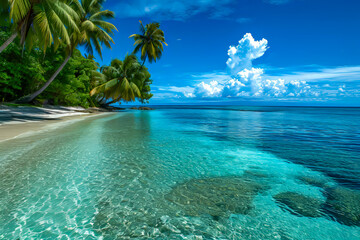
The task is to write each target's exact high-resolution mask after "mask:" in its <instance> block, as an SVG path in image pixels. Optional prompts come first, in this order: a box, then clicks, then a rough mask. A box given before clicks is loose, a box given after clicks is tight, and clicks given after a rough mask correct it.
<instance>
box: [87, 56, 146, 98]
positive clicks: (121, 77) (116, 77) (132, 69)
mask: <svg viewBox="0 0 360 240" xmlns="http://www.w3.org/2000/svg"><path fill="white" fill-rule="evenodd" d="M147 74H148V71H147V69H146V68H145V67H143V66H141V65H140V63H139V61H138V60H137V58H136V56H135V55H133V54H132V55H126V57H125V59H124V61H120V60H118V59H114V60H112V61H111V64H110V66H105V67H102V68H101V69H100V72H97V71H94V72H93V79H95V80H96V81H97V82H98V83H102V84H100V85H99V86H97V87H95V88H94V89H93V90H91V92H90V95H91V96H94V95H96V96H98V99H99V102H100V103H101V102H104V100H105V102H106V100H108V99H112V100H111V101H110V102H107V103H106V105H109V104H111V103H115V102H118V101H120V100H123V101H126V102H130V101H135V98H139V97H141V92H140V87H141V86H142V85H143V82H144V80H145V79H146V77H147V76H148V75H147Z"/></svg>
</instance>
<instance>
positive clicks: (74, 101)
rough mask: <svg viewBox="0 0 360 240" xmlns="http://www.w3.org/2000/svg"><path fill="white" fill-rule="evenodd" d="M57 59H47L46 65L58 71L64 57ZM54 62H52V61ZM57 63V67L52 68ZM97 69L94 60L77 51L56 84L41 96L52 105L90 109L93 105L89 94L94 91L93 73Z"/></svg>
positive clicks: (56, 80)
mask: <svg viewBox="0 0 360 240" xmlns="http://www.w3.org/2000/svg"><path fill="white" fill-rule="evenodd" d="M55 56H56V57H55V59H54V60H52V59H51V58H50V59H47V60H46V61H45V65H46V66H48V67H49V69H52V71H50V70H49V71H50V72H51V73H52V72H54V71H56V67H57V66H59V65H60V64H61V63H62V62H63V60H64V58H65V57H64V56H61V55H55ZM51 60H52V61H51ZM54 63H56V64H55V65H56V66H55V67H51V65H53V64H54ZM96 69H97V64H96V63H95V61H94V60H91V59H86V58H84V57H83V56H82V55H81V53H80V51H79V50H75V51H74V53H73V55H72V57H71V59H70V60H69V62H68V64H67V65H66V66H65V68H64V69H63V71H61V72H60V74H59V75H58V77H57V78H56V79H55V80H54V82H53V83H52V84H51V85H50V86H49V87H48V88H47V89H46V90H45V91H44V92H43V93H42V94H41V95H40V96H39V98H40V99H48V100H50V103H52V104H55V105H65V106H83V107H89V106H91V105H93V104H92V100H91V99H90V96H89V92H90V90H91V89H92V83H91V81H90V80H91V72H92V71H94V70H96Z"/></svg>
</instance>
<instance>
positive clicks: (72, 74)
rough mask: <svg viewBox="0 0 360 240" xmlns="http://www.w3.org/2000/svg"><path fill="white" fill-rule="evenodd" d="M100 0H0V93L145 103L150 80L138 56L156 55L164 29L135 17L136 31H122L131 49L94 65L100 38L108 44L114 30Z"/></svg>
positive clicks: (41, 99)
mask: <svg viewBox="0 0 360 240" xmlns="http://www.w3.org/2000/svg"><path fill="white" fill-rule="evenodd" d="M103 3H104V0H81V1H80V0H38V1H32V0H0V18H1V19H0V24H1V28H0V101H2V102H11V101H12V102H21V103H28V102H32V103H34V102H35V103H39V104H44V103H47V104H56V105H71V106H73V105H80V106H84V107H88V106H99V105H102V106H106V105H109V104H112V103H116V102H119V103H120V102H129V101H135V100H138V101H140V102H141V103H147V102H148V101H149V99H150V98H151V97H152V96H153V95H152V93H151V87H150V85H151V84H152V80H151V75H150V73H149V71H148V68H147V67H145V66H144V64H145V61H146V60H148V61H149V62H150V63H152V62H156V60H158V59H160V57H161V55H162V52H163V49H164V48H163V44H165V45H166V43H165V38H164V32H163V31H162V30H161V29H160V24H158V23H149V24H147V25H145V26H144V25H143V24H142V22H141V21H140V34H133V35H131V36H130V37H133V38H134V40H135V44H134V45H135V49H134V51H133V53H132V54H128V55H126V56H125V58H124V59H123V60H118V59H114V60H112V61H111V64H110V65H108V66H107V65H105V66H102V67H99V64H98V63H97V62H96V61H95V58H94V54H95V53H96V54H97V55H98V56H99V57H100V58H102V48H103V46H105V47H107V48H111V44H112V43H114V41H113V39H112V35H113V34H114V31H117V29H116V27H115V26H114V25H113V24H112V23H110V22H109V21H110V20H111V19H112V18H114V13H113V12H112V11H109V10H104V9H103ZM79 46H81V47H82V48H81V49H82V52H83V54H84V52H86V53H87V54H84V56H83V55H82V53H81V52H80V51H79V50H78V49H77V48H78V47H79ZM138 52H141V54H140V59H141V61H142V63H140V62H139V60H138V58H137V57H136V54H137V53H138Z"/></svg>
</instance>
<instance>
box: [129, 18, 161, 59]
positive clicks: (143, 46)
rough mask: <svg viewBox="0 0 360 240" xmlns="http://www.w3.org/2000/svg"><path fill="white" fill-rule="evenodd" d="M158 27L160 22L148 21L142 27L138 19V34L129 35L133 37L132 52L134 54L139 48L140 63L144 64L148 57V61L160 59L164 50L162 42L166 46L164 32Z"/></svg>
mask: <svg viewBox="0 0 360 240" xmlns="http://www.w3.org/2000/svg"><path fill="white" fill-rule="evenodd" d="M159 27H160V23H149V24H146V26H145V27H144V25H143V24H142V22H141V21H140V34H133V35H131V36H130V38H132V37H133V38H134V40H135V43H134V46H135V49H134V52H133V53H134V54H136V53H137V52H139V51H140V50H141V60H142V61H143V63H142V65H144V64H145V61H146V59H148V60H149V62H150V63H152V62H153V61H154V62H156V60H157V59H160V58H161V55H162V52H163V50H164V47H163V44H165V45H166V46H167V43H166V42H165V37H164V32H163V31H162V30H161V29H160V28H159Z"/></svg>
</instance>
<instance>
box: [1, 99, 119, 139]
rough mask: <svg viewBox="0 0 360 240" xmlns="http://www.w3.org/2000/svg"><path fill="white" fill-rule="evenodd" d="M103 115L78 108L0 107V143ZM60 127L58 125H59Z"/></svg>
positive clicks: (96, 111) (99, 112)
mask: <svg viewBox="0 0 360 240" xmlns="http://www.w3.org/2000/svg"><path fill="white" fill-rule="evenodd" d="M105 113H113V112H106V111H101V110H100V109H99V110H94V109H91V110H86V109H83V108H80V107H22V106H20V107H8V106H3V105H0V143H2V142H4V141H8V140H11V139H15V138H18V137H22V136H28V135H31V134H35V133H38V132H42V131H45V130H48V129H49V127H50V126H55V125H56V124H59V123H66V122H68V123H69V124H70V123H72V122H76V121H81V120H84V119H87V118H88V117H95V116H99V115H103V114H105ZM59 126H60V125H59Z"/></svg>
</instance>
